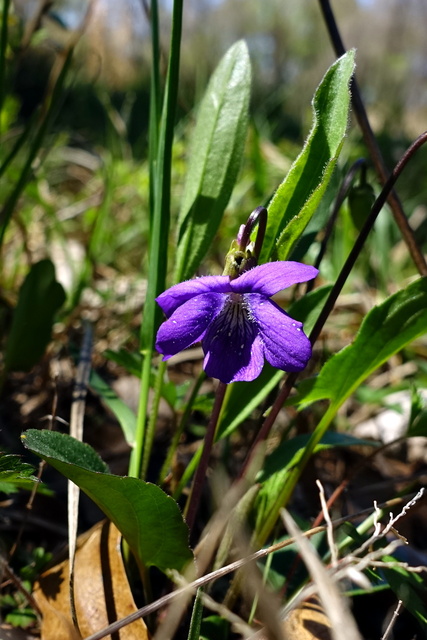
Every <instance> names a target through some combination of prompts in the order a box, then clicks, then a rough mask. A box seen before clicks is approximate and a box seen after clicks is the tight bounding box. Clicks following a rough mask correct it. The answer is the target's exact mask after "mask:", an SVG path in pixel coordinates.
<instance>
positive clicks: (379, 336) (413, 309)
mask: <svg viewBox="0 0 427 640" xmlns="http://www.w3.org/2000/svg"><path fill="white" fill-rule="evenodd" d="M426 332H427V278H425V277H424V278H419V279H418V280H416V281H415V282H413V283H411V284H410V285H408V287H406V289H402V290H401V291H398V292H397V293H395V294H393V295H392V296H390V297H389V298H387V300H385V301H384V302H382V303H381V304H379V305H378V306H376V307H374V308H373V309H372V310H371V311H370V312H369V313H368V314H367V316H366V317H365V319H364V320H363V322H362V324H361V326H360V329H359V332H358V334H357V336H356V338H355V340H354V342H353V343H352V344H351V345H349V346H348V347H345V348H344V349H342V351H339V352H338V353H337V354H335V355H334V356H333V357H332V358H330V360H328V362H327V363H326V364H325V366H324V367H323V368H322V370H321V372H320V373H319V375H318V376H317V378H314V379H310V380H304V381H303V382H302V383H301V384H300V385H298V396H297V403H299V404H300V406H301V407H306V406H308V405H309V404H311V403H312V402H315V401H316V400H322V399H329V400H331V403H332V405H333V406H334V407H339V406H340V405H341V404H342V403H343V402H344V401H345V400H346V399H347V398H348V397H349V396H350V395H351V394H352V393H353V391H354V390H355V389H356V388H357V387H358V386H359V385H360V384H361V383H362V382H363V381H364V380H365V379H366V378H367V377H368V376H369V375H370V374H371V373H372V372H373V371H375V370H376V369H378V367H380V366H381V365H382V364H383V363H384V362H386V361H387V360H388V359H389V358H390V357H391V356H392V355H393V354H395V353H397V352H398V351H400V350H401V349H402V348H403V347H404V346H405V345H407V344H408V343H409V342H412V340H415V338H417V337H418V336H420V335H422V334H424V333H426Z"/></svg>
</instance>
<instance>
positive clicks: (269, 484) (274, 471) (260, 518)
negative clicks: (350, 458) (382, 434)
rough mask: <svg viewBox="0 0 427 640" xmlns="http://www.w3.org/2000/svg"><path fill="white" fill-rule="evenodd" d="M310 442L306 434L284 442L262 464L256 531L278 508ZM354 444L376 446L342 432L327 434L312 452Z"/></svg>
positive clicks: (368, 441) (256, 511)
mask: <svg viewBox="0 0 427 640" xmlns="http://www.w3.org/2000/svg"><path fill="white" fill-rule="evenodd" d="M309 440H310V434H304V435H300V436H297V437H296V438H291V440H285V441H284V442H282V443H281V444H280V445H279V446H278V447H277V449H275V450H274V451H273V453H272V454H271V455H270V456H268V458H267V459H266V461H265V464H264V468H263V470H262V472H261V473H260V475H259V477H258V478H257V482H260V483H262V486H261V489H260V491H259V493H258V496H257V498H256V505H255V509H254V513H255V514H256V530H257V531H259V529H260V528H261V527H262V525H263V524H264V523H265V522H266V520H267V519H268V518H269V516H270V515H271V514H272V513H276V511H277V510H278V508H279V507H278V505H280V497H281V495H282V492H283V487H284V485H285V484H286V481H287V478H288V473H289V471H290V470H291V469H292V467H294V466H295V465H296V464H297V463H298V461H299V458H300V455H301V452H302V451H304V449H305V447H306V446H307V444H308V442H309ZM354 445H367V446H378V443H375V442H372V441H370V440H360V439H358V438H354V437H352V436H349V435H347V434H345V433H335V432H334V431H328V432H326V433H325V434H324V436H323V437H322V439H321V440H320V442H318V443H317V444H316V446H315V447H314V450H313V452H314V453H317V452H319V451H323V450H325V449H331V448H334V447H350V446H354Z"/></svg>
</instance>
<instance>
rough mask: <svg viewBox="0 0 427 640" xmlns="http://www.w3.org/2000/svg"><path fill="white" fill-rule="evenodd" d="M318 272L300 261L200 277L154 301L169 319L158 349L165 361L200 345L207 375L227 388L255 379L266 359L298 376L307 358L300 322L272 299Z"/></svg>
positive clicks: (308, 352)
mask: <svg viewBox="0 0 427 640" xmlns="http://www.w3.org/2000/svg"><path fill="white" fill-rule="evenodd" d="M317 273H318V270H317V269H315V268H314V267H311V266H308V265H305V264H301V263H300V262H284V261H282V262H270V263H267V264H262V265H260V266H258V267H254V268H253V269H250V270H249V271H246V272H245V273H243V274H242V275H240V276H239V277H237V278H235V279H230V276H228V275H225V276H224V275H222V276H204V277H201V278H196V279H194V280H188V281H187V282H181V283H180V284H176V285H174V286H173V287H171V288H170V289H168V290H167V291H165V292H164V293H162V294H161V295H160V296H159V297H158V298H157V299H156V300H157V302H158V304H159V305H160V307H161V308H162V310H163V311H164V313H165V314H166V317H167V320H166V321H165V322H164V323H163V324H162V325H161V327H160V329H159V331H158V333H157V340H156V349H157V351H159V353H161V354H163V360H168V359H169V358H170V357H171V356H173V355H175V354H176V353H179V352H180V351H182V350H183V349H186V348H187V347H189V346H191V345H192V344H194V343H195V342H199V341H200V340H201V341H202V347H203V351H204V353H205V359H204V363H203V368H204V370H205V372H206V373H207V375H208V376H211V377H213V378H218V379H219V380H221V382H225V383H229V382H235V381H237V380H245V381H250V380H254V379H255V378H257V377H258V376H259V374H260V373H261V370H262V367H263V365H264V358H265V359H266V360H267V361H268V362H269V363H270V364H271V365H272V366H273V367H276V368H278V369H283V370H284V371H301V370H302V369H304V367H305V366H306V365H307V362H308V360H309V359H310V357H311V344H310V341H309V339H308V338H307V336H306V335H305V334H304V333H303V330H302V323H301V322H298V321H297V320H293V319H292V318H291V317H290V316H289V315H288V314H287V313H286V312H285V311H283V309H281V308H280V307H279V306H278V305H277V304H276V303H275V302H273V300H270V296H273V295H274V294H276V293H278V292H279V291H282V289H286V288H287V287H290V286H291V285H293V284H296V283H298V282H306V281H307V280H311V279H312V278H315V277H316V275H317Z"/></svg>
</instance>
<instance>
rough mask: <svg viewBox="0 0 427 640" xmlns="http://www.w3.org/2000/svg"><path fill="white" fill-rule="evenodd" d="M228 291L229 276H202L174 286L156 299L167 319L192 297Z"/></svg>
mask: <svg viewBox="0 0 427 640" xmlns="http://www.w3.org/2000/svg"><path fill="white" fill-rule="evenodd" d="M229 291H230V278H229V276H202V277H201V278H195V279H194V280H187V281H186V282H180V283H179V284H175V285H174V286H173V287H170V289H167V290H166V291H164V292H163V293H161V294H160V295H159V297H158V298H156V301H157V304H158V305H159V306H160V307H161V308H162V310H163V311H164V313H165V314H166V316H167V317H168V318H169V317H170V316H171V315H172V313H173V312H174V311H175V310H176V309H178V307H180V306H181V305H182V304H184V303H185V302H187V300H190V299H191V298H193V297H194V296H198V295H200V294H205V293H209V292H212V293H227V292H229Z"/></svg>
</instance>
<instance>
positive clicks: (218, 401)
mask: <svg viewBox="0 0 427 640" xmlns="http://www.w3.org/2000/svg"><path fill="white" fill-rule="evenodd" d="M226 390H227V385H226V384H225V383H224V382H219V383H218V387H217V390H216V395H215V402H214V406H213V409H212V415H211V417H210V420H209V424H208V427H207V430H206V435H205V440H204V443H203V452H202V456H201V458H200V462H199V464H198V467H197V470H196V473H195V476H194V480H193V486H192V489H191V494H190V498H189V501H188V503H187V508H186V512H185V519H186V521H187V524H188V528H189V529H190V532H192V530H193V527H194V523H195V520H196V515H197V511H198V509H199V504H200V499H201V497H202V491H203V485H204V483H205V479H206V474H207V471H208V465H209V458H210V456H211V451H212V447H213V444H214V441H215V431H216V427H217V424H218V418H219V415H220V413H221V409H222V405H223V402H224V396H225V392H226Z"/></svg>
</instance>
